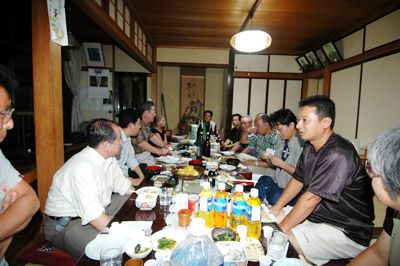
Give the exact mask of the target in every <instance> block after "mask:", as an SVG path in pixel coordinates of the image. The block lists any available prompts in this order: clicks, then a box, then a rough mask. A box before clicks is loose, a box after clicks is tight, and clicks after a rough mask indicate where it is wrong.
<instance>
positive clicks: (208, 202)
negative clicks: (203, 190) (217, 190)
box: [199, 197, 212, 212]
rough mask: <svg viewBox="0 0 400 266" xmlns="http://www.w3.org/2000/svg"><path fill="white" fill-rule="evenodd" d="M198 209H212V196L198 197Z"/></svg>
mask: <svg viewBox="0 0 400 266" xmlns="http://www.w3.org/2000/svg"><path fill="white" fill-rule="evenodd" d="M199 211H204V212H210V211H212V198H205V197H200V208H199Z"/></svg>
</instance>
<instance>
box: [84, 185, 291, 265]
mask: <svg viewBox="0 0 400 266" xmlns="http://www.w3.org/2000/svg"><path fill="white" fill-rule="evenodd" d="M150 185H152V182H151V181H150V180H149V179H146V180H145V181H144V182H143V183H142V184H141V187H144V186H150ZM136 197H137V195H136V194H133V195H132V196H131V197H130V198H129V199H128V200H127V201H126V202H125V204H124V205H123V206H122V208H121V209H120V210H119V211H118V213H117V215H116V216H115V217H114V219H113V220H112V221H111V222H122V221H136V220H137V219H136V218H137V216H141V217H140V218H141V220H145V219H146V217H155V220H154V221H153V225H152V230H153V233H155V232H157V231H160V230H161V229H163V228H164V227H165V226H166V223H165V220H164V217H165V216H166V215H167V214H168V208H165V207H162V206H160V204H159V203H158V202H157V205H156V207H155V208H154V209H153V210H151V211H140V210H139V209H138V208H136V205H135V199H136ZM268 225H271V224H268ZM261 243H263V242H262V241H261ZM264 249H265V250H266V247H265V246H264ZM154 254H155V252H154V251H152V252H151V253H150V254H149V255H148V256H147V257H146V258H144V259H143V260H144V261H146V260H148V259H155V256H154ZM287 256H288V257H293V258H298V254H297V252H296V251H295V249H294V248H293V247H292V246H291V245H289V250H288V254H287ZM128 259H130V257H129V256H128V255H126V253H124V255H123V263H122V265H124V263H125V261H127V260H128ZM76 265H99V261H97V260H92V259H90V258H89V257H87V256H86V255H85V254H83V255H82V256H81V258H80V259H79V261H78V262H77V264H76ZM248 265H258V262H257V263H256V262H249V263H248Z"/></svg>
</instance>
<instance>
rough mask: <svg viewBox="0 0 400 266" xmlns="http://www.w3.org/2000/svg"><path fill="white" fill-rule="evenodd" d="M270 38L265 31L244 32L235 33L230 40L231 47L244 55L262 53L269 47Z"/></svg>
mask: <svg viewBox="0 0 400 266" xmlns="http://www.w3.org/2000/svg"><path fill="white" fill-rule="evenodd" d="M271 42H272V38H271V36H270V35H269V34H268V33H266V32H265V31H261V30H246V31H241V32H239V33H236V34H235V35H233V37H232V38H231V41H230V43H231V46H232V47H233V48H234V49H235V50H237V51H239V52H245V53H254V52H259V51H262V50H264V49H266V48H268V47H270V46H271Z"/></svg>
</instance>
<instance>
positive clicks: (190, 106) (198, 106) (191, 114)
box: [179, 76, 204, 133]
mask: <svg viewBox="0 0 400 266" xmlns="http://www.w3.org/2000/svg"><path fill="white" fill-rule="evenodd" d="M203 109H204V76H182V77H181V101H180V122H179V131H180V132H182V133H187V132H188V131H189V127H190V125H191V124H192V123H193V122H197V120H199V119H201V118H202V112H203Z"/></svg>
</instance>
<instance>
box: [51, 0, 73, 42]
mask: <svg viewBox="0 0 400 266" xmlns="http://www.w3.org/2000/svg"><path fill="white" fill-rule="evenodd" d="M64 4H65V1H64V0H47V10H48V13H49V24H50V37H51V40H52V41H53V42H54V43H57V44H59V45H62V46H67V45H68V34H67V24H66V19H65V8H64Z"/></svg>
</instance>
